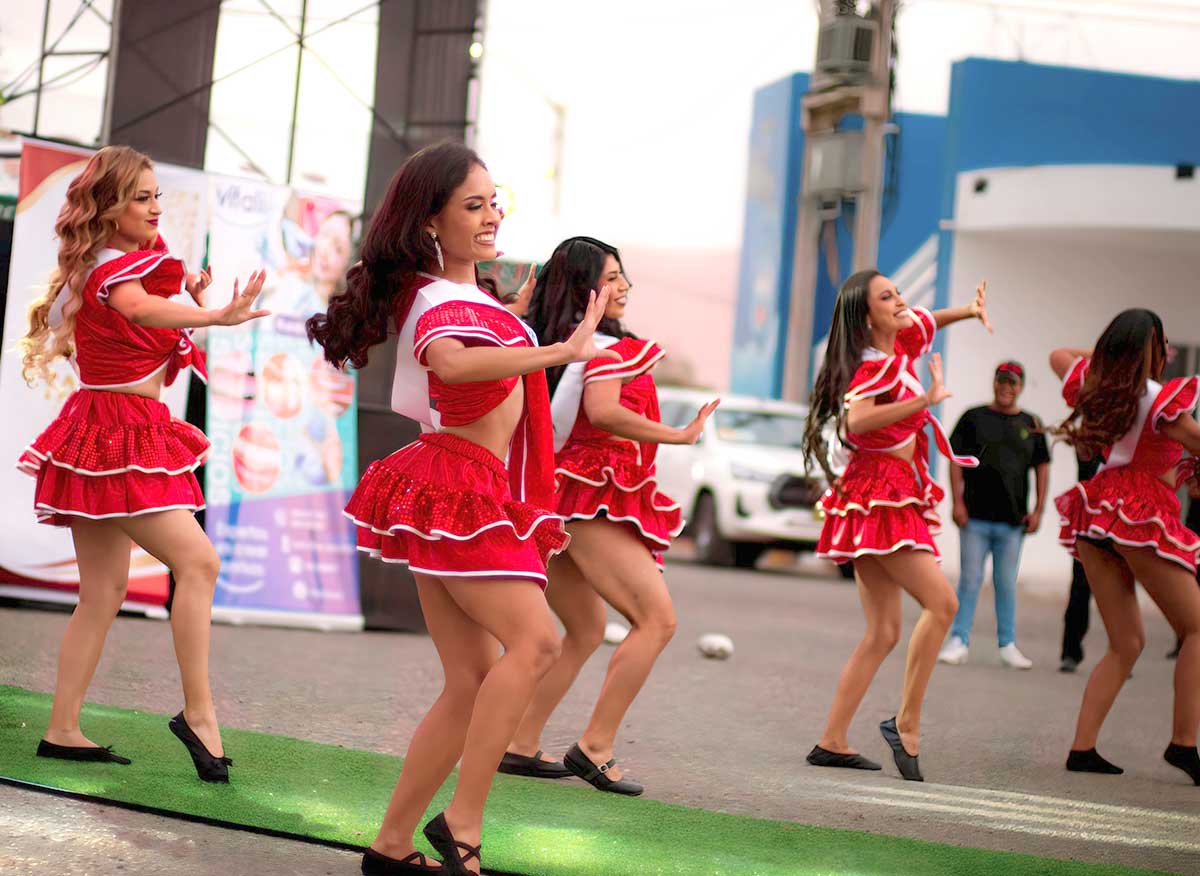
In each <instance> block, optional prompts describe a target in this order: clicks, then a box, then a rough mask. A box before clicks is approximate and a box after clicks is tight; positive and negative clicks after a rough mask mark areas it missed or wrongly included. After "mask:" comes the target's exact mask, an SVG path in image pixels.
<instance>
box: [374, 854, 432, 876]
mask: <svg viewBox="0 0 1200 876" xmlns="http://www.w3.org/2000/svg"><path fill="white" fill-rule="evenodd" d="M362 872H363V876H411V874H414V873H449V872H450V871H449V870H446V869H445V868H444V867H438V866H436V865H431V864H430V863H429V859H428V858H427V857H425V855H424V854H423V853H421V852H413V853H412V854H409V855H405V856H404V857H403V858H389V857H388V856H387V855H383V854H380V853H379V852H377V851H375V850H374V849H372V848H370V847H368V848H367V850H366V851H365V852H363V857H362Z"/></svg>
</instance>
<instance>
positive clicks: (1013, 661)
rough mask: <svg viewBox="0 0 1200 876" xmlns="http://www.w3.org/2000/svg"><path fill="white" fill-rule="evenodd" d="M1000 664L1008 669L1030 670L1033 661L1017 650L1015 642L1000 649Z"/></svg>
mask: <svg viewBox="0 0 1200 876" xmlns="http://www.w3.org/2000/svg"><path fill="white" fill-rule="evenodd" d="M1000 662H1001V663H1003V664H1004V665H1005V666H1007V667H1009V668H1010V669H1030V668H1032V667H1033V661H1032V660H1030V659H1029V658H1028V657H1026V656H1025V655H1024V654H1022V653H1021V652H1020V651H1018V650H1017V645H1016V643H1015V642H1013V643H1010V644H1008V645H1005V646H1004V647H1003V648H1001V649H1000Z"/></svg>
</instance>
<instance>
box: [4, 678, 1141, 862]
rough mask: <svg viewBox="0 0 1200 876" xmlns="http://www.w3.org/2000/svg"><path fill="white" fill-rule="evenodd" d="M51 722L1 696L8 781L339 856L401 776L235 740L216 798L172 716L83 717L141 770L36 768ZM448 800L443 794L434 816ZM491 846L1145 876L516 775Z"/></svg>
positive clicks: (319, 753) (489, 829) (629, 857)
mask: <svg viewBox="0 0 1200 876" xmlns="http://www.w3.org/2000/svg"><path fill="white" fill-rule="evenodd" d="M49 714H50V697H49V696H47V695H46V694H41V693H34V692H31V691H27V690H23V689H21V688H15V687H6V686H0V777H4V778H7V779H12V780H17V781H22V782H29V783H35V784H38V785H43V786H46V787H50V788H55V789H60V790H65V791H72V792H76V793H80V794H86V795H89V796H95V797H103V798H107V799H109V800H113V801H118V802H122V803H130V804H137V805H139V806H142V807H150V808H154V809H160V810H166V811H169V812H175V813H181V814H184V815H188V816H193V817H201V818H208V819H215V820H219V821H225V822H232V823H236V824H239V825H245V826H248V827H251V828H257V829H266V830H271V831H277V832H284V833H290V834H296V835H300V836H304V837H311V838H315V839H318V840H323V841H327V842H334V843H342V844H349V845H354V846H365V845H367V844H368V843H369V842H370V841H371V839H372V838H373V837H374V835H375V829H376V827H377V826H378V822H379V819H380V818H381V817H382V814H383V811H384V808H385V807H386V805H387V800H388V796H389V795H390V793H391V790H392V786H393V785H394V783H395V780H396V776H397V774H398V772H399V770H400V763H401V762H400V758H397V757H392V756H389V755H383V754H375V753H372V752H367V751H358V750H354V749H347V748H341V747H337V746H331V745H321V744H318V743H314V742H304V741H301V740H298V739H289V738H287V737H283V736H271V735H268V734H264V733H253V732H249V731H245V730H233V729H229V728H226V729H224V730H223V731H222V735H223V739H224V742H225V750H226V751H227V752H228V753H229V755H230V756H231V757H233V759H234V761H235V766H234V768H233V769H232V771H231V772H232V775H233V781H232V783H231V784H229V785H209V784H206V783H203V782H200V781H199V780H197V779H196V777H195V773H194V771H193V770H192V766H191V761H190V760H189V759H188V757H187V755H186V753H185V752H184V750H183V747H182V746H181V745H180V744H179V742H178V741H177V740H176V739H175V737H174V736H172V735H171V733H170V731H169V730H168V729H167V718H166V716H163V715H153V714H147V713H145V712H136V711H130V710H127V709H118V708H112V707H109V706H99V705H91V704H89V705H87V706H85V708H84V715H83V726H84V728H85V730H86V732H87V734H88V735H89V737H90V738H92V739H94V740H96V741H97V742H99V743H101V744H107V745H113V746H114V747H115V749H116V750H117V751H118V752H119V753H121V754H124V755H126V756H128V757H130V758H132V759H133V761H134V762H133V765H132V766H117V765H113V764H79V763H71V762H68V761H59V760H50V759H47V758H38V757H34V756H33V753H34V751H35V749H36V748H37V742H38V739H39V738H40V737H41V733H42V731H43V729H44V728H45V726H46V722H47V720H48V718H49ZM448 796H449V795H448V793H447V791H446V790H445V789H443V790H442V792H441V793H439V795H438V797H437V798H436V799H435V800H434V803H433V806H432V808H431V810H430V813H431V814H433V813H436V812H438V811H440V810H441V808H442V807H443V806H444V805H445V803H446V801H447V799H448ZM797 815H801V816H802V815H803V813H797ZM483 848H484V855H485V860H486V862H487V866H488V868H489V869H493V870H497V871H504V872H509V873H521V874H528V876H558V874H563V876H567V874H599V873H603V874H605V876H626V874H629V876H634V874H636V876H647V874H664V876H665V874H679V876H710V874H711V876H718V874H721V876H724V874H729V876H733V874H739V876H740V874H755V876H817V874H822V876H824V874H829V876H834V874H853V876H909V874H913V876H917V874H919V876H940V874H946V876H950V874H954V876H960V874H1004V876H1034V874H1037V876H1083V874H1088V876H1108V874H1111V876H1116V874H1122V876H1128V874H1130V873H1132V872H1134V871H1131V870H1130V869H1129V868H1125V867H1105V866H1097V865H1091V864H1081V863H1075V862H1069V861H1056V860H1051V859H1048V858H1036V857H1033V856H1030V855H1019V854H1013V853H1008V852H993V851H985V850H982V849H972V848H962V847H958V846H950V845H942V844H938V843H929V842H921V841H917V840H909V839H898V838H896V837H890V836H880V835H876V834H869V833H863V832H859V831H850V830H835V829H831V828H821V827H810V826H806V825H802V824H793V823H791V822H782V821H766V820H761V819H755V818H747V817H742V816H734V815H723V814H720V813H716V812H708V811H706V810H702V809H689V808H687V807H684V806H674V805H669V804H665V803H656V802H653V801H650V800H635V799H629V798H618V797H614V796H612V795H607V794H599V793H596V792H595V791H592V790H591V789H588V788H583V787H579V786H576V787H570V786H567V785H557V784H552V783H549V782H544V781H537V780H531V779H520V778H515V777H511V776H498V777H497V779H496V783H495V786H494V789H493V791H492V795H491V797H490V798H489V800H488V815H487V820H486V822H485V825H484V834H483ZM427 851H428V849H427ZM1138 872H1141V873H1149V872H1150V871H1138Z"/></svg>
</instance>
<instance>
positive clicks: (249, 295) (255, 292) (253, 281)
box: [213, 270, 271, 325]
mask: <svg viewBox="0 0 1200 876" xmlns="http://www.w3.org/2000/svg"><path fill="white" fill-rule="evenodd" d="M266 279H267V272H266V271H261V270H260V271H255V272H254V273H253V274H251V275H250V280H249V282H247V283H246V288H245V289H244V290H243V291H241V292H238V281H237V280H234V281H233V298H232V300H230V302H229V303H228V304H226V305H225V306H224V307H222V308H221V309H220V310H216V311H213V316H214V319H213V325H241V324H242V323H244V322H249V321H250V320H252V319H258V318H259V317H262V316H268V315H269V314H270V313H271V311H269V310H251V308H252V307H253V306H254V300H255V299H256V298H258V296H259V293H261V292H262V287H263V282H264V281H265V280H266Z"/></svg>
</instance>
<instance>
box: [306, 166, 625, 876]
mask: <svg viewBox="0 0 1200 876" xmlns="http://www.w3.org/2000/svg"><path fill="white" fill-rule="evenodd" d="M495 199H496V188H495V186H494V184H493V183H492V178H491V175H490V174H489V173H488V171H487V168H486V167H485V166H484V164H483V162H482V161H480V159H479V156H477V155H476V154H475V153H474V152H473V151H471V150H470V149H468V148H467V147H465V146H462V145H460V144H456V143H441V144H438V145H434V146H430V147H427V148H425V149H422V150H421V151H420V152H417V153H416V154H415V155H413V156H412V157H411V158H409V159H408V160H407V161H406V162H405V163H404V164H403V165H402V166H401V168H400V170H399V171H397V173H396V175H395V177H393V179H392V181H391V184H390V186H389V187H388V191H387V194H386V195H385V196H384V199H383V202H382V203H381V204H380V206H379V209H378V210H377V211H376V213H375V217H374V219H373V220H372V222H371V227H370V229H369V230H368V231H367V234H366V237H365V238H364V240H363V244H362V251H361V255H362V260H361V261H360V262H359V263H358V264H356V265H354V266H353V267H352V268H351V270H350V272H349V275H348V277H347V289H346V291H345V292H344V293H342V294H340V295H336V296H334V297H333V298H332V299H331V300H330V302H329V308H328V311H327V313H324V314H317V315H316V316H314V317H312V318H311V319H310V320H309V321H308V330H309V336H310V337H311V338H312V339H314V340H315V341H317V342H318V343H319V344H320V345H321V346H322V347H323V348H324V351H325V358H326V359H327V360H328V361H330V362H331V363H333V364H334V365H337V366H339V367H341V366H343V365H344V364H346V363H347V362H349V363H351V364H353V365H354V366H355V367H359V368H361V367H362V366H363V365H365V364H366V362H367V356H368V353H369V351H370V349H371V348H372V347H373V346H375V345H376V344H378V343H381V342H382V341H383V340H384V339H385V338H386V337H387V334H388V332H389V331H391V330H395V331H397V332H398V333H399V336H400V337H399V345H398V349H397V354H396V355H397V358H396V377H395V384H394V387H393V393H392V407H393V408H394V409H395V410H396V411H397V412H398V413H401V414H404V415H405V416H408V417H410V418H412V419H415V420H418V421H420V422H421V423H423V424H424V426H425V427H426V428H427V429H428V430H431V431H426V432H425V433H424V434H422V435H421V437H420V438H419V439H418V440H417V441H415V442H413V443H412V444H409V445H408V446H406V447H403V448H401V449H400V450H397V451H396V452H395V453H393V454H392V455H391V456H388V457H386V458H384V459H381V460H377V461H376V462H373V463H371V465H370V466H369V467H368V468H367V470H366V472H364V473H363V476H362V478H361V480H360V481H359V484H358V487H357V488H356V489H355V491H354V494H353V495H352V496H351V497H350V501H349V503H348V504H347V506H346V514H347V516H349V517H350V518H351V519H353V520H354V522H355V523H356V524H357V526H358V544H359V548H360V549H361V550H365V551H367V552H369V553H370V554H371V555H373V556H375V557H378V558H379V559H382V560H383V561H384V562H390V563H404V564H407V565H408V567H409V568H410V569H411V570H412V572H413V575H414V577H415V578H416V582H417V593H418V597H419V599H420V602H421V611H422V614H423V615H424V617H425V623H426V626H427V627H428V629H429V634H430V636H431V637H432V639H433V643H434V646H435V647H436V648H437V652H438V657H439V658H440V660H441V663H442V669H443V672H444V674H445V686H444V688H443V690H442V693H441V695H440V696H439V697H438V699H437V701H436V702H435V703H434V704H433V706H432V707H431V708H430V709H429V712H428V713H427V714H426V715H425V718H424V719H423V720H422V721H421V723H420V725H419V726H418V727H417V729H416V731H415V732H414V734H413V738H412V741H411V742H410V743H409V747H408V751H407V753H406V755H405V760H404V768H403V770H402V771H401V773H400V779H399V781H398V782H397V783H396V789H395V791H394V792H393V794H392V799H391V802H390V804H389V805H388V809H387V812H386V814H385V815H384V818H383V823H382V825H381V826H380V829H379V833H378V835H377V836H376V837H375V840H374V842H373V843H372V844H371V846H370V848H368V849H367V851H366V853H365V855H364V856H363V861H362V870H363V872H364V873H380V874H383V873H387V874H399V873H426V872H442V873H446V874H450V876H457V874H463V873H477V872H479V868H480V866H481V860H480V834H481V832H482V828H483V810H484V804H485V802H486V800H487V795H488V791H489V789H490V788H491V784H492V778H493V775H494V774H495V772H496V767H497V765H498V764H499V763H500V759H501V757H502V756H503V754H504V749H505V747H506V746H507V745H508V743H509V741H510V740H511V739H512V737H513V733H514V732H515V731H516V729H517V724H518V722H519V721H520V719H521V715H522V714H523V713H524V712H525V709H526V706H527V705H528V704H529V700H530V698H531V697H532V696H533V692H534V688H535V687H536V685H537V682H538V680H539V679H540V678H541V677H542V675H543V674H544V673H545V672H546V671H547V670H548V669H549V668H550V667H551V666H552V665H553V663H554V661H555V660H556V659H557V658H558V654H559V640H558V631H557V629H556V628H555V625H554V620H553V618H552V617H551V616H550V612H549V610H548V609H547V606H546V600H545V597H544V596H543V594H542V589H541V588H542V587H544V586H545V581H546V572H545V564H546V561H547V559H548V558H549V557H550V556H551V555H552V554H555V553H557V552H559V551H561V550H562V549H563V548H565V547H566V544H567V541H568V537H567V535H566V533H565V532H564V531H563V525H562V519H561V518H560V517H558V516H557V515H556V514H554V513H553V511H551V510H547V509H551V508H553V502H554V485H553V470H554V461H553V447H552V443H553V436H552V430H551V423H550V401H549V397H548V395H547V393H546V382H545V375H544V373H543V369H545V368H552V367H555V366H559V365H565V364H567V363H569V362H588V361H591V360H593V359H595V358H597V357H602V358H611V359H612V360H614V362H615V361H616V359H617V357H616V355H615V354H611V353H607V352H605V351H602V350H598V349H597V348H596V346H595V343H594V342H593V339H592V333H593V331H594V330H595V328H596V324H597V323H598V322H599V321H600V319H601V317H602V316H603V313H604V309H605V307H606V306H607V303H608V297H607V295H606V294H605V293H604V292H603V291H602V292H601V293H600V294H599V295H596V294H595V293H591V294H589V296H588V297H587V299H586V300H585V301H584V302H583V310H582V313H581V316H580V319H579V325H578V327H577V328H576V329H575V331H573V332H572V333H570V335H569V336H567V337H565V338H563V340H562V342H561V343H556V344H553V345H550V346H545V347H539V346H538V344H537V338H536V336H535V335H533V333H532V332H530V331H529V330H528V328H527V327H526V326H525V325H524V324H523V323H522V322H521V321H520V320H518V319H517V318H516V317H515V316H513V314H512V313H510V312H509V311H508V310H506V309H505V308H504V307H503V306H502V305H501V304H500V302H499V301H498V300H497V299H496V298H495V297H494V295H493V294H489V293H491V292H492V290H490V289H489V290H488V291H484V290H483V289H481V288H480V284H479V279H478V271H477V268H476V263H477V262H479V261H483V260H490V259H494V258H496V231H497V229H498V228H499V226H500V219H501V214H500V211H499V209H498V208H497V206H496V200H495ZM506 459H507V462H506ZM497 642H499V643H500V644H501V645H503V647H504V654H503V656H500V655H499V654H498V652H497V647H496V646H497ZM460 758H461V759H462V763H461V766H460V769H459V773H458V781H457V783H456V784H455V788H454V796H453V798H452V799H451V801H450V804H449V805H448V806H447V807H446V810H445V811H444V812H442V813H441V814H439V815H437V816H436V817H435V818H434V819H433V820H431V821H430V822H429V823H428V824H426V825H425V829H424V832H425V836H426V837H427V838H428V840H429V842H430V843H432V845H433V847H434V848H435V849H436V850H437V851H438V853H439V854H440V855H441V856H442V859H443V865H442V866H441V867H440V868H439V867H437V866H436V865H434V864H431V863H430V862H429V861H428V859H427V858H426V857H425V855H423V854H422V853H421V852H418V851H416V850H415V849H414V847H413V832H414V831H415V829H416V826H417V823H418V821H419V820H420V819H421V817H422V815H423V814H424V812H425V810H426V807H428V805H429V803H430V801H431V800H432V799H433V795H434V794H435V793H436V792H437V790H438V788H440V787H441V785H442V783H443V782H444V781H445V780H446V778H447V776H449V775H450V771H451V770H452V769H453V768H454V765H455V764H456V763H458V762H459V759H460Z"/></svg>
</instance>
